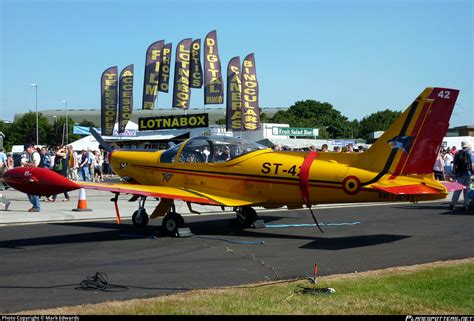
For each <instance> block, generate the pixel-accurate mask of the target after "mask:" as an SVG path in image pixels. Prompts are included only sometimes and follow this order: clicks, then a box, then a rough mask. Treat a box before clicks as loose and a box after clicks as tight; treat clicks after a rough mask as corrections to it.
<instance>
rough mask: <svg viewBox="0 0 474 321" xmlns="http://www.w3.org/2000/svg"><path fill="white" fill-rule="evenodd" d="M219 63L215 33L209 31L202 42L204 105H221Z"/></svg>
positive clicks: (221, 93)
mask: <svg viewBox="0 0 474 321" xmlns="http://www.w3.org/2000/svg"><path fill="white" fill-rule="evenodd" d="M223 103H224V88H223V84H222V73H221V61H220V59H219V51H218V49H217V33H216V31H215V30H214V31H211V32H209V33H208V34H207V36H206V39H205V42H204V104H205V105H211V104H223Z"/></svg>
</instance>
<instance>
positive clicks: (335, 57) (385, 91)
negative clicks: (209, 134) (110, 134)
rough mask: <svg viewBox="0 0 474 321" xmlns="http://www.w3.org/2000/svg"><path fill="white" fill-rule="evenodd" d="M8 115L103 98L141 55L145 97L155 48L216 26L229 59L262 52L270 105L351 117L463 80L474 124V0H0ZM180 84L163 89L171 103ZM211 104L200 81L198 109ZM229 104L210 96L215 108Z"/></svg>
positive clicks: (264, 97)
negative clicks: (297, 105) (324, 108)
mask: <svg viewBox="0 0 474 321" xmlns="http://www.w3.org/2000/svg"><path fill="white" fill-rule="evenodd" d="M0 3H1V7H0V10H1V47H0V59H1V79H0V119H4V120H13V117H14V114H15V112H25V111H28V110H33V111H34V110H35V89H34V88H33V87H30V84H31V83H37V84H38V109H39V110H40V111H41V110H43V109H61V108H64V103H62V101H63V100H65V99H66V100H67V101H68V107H69V108H70V109H76V108H87V109H89V108H91V109H98V108H99V107H100V75H101V74H102V72H103V71H104V70H105V69H106V68H108V67H110V66H114V65H118V66H119V70H120V69H121V68H124V67H125V66H126V65H128V64H131V63H133V64H134V65H135V85H134V108H135V109H139V108H141V97H142V87H143V71H144V62H145V51H146V48H147V47H148V45H149V44H151V43H152V42H154V41H157V40H161V39H164V40H165V41H166V42H172V43H173V61H172V65H174V52H175V45H176V44H177V43H178V42H179V41H180V40H182V39H184V38H188V37H191V38H194V39H195V38H201V39H204V37H205V36H206V34H207V33H208V32H209V31H211V30H217V37H218V41H219V43H218V46H219V54H220V58H221V63H222V67H223V70H224V72H223V75H224V76H225V68H226V66H227V63H228V61H229V60H230V59H231V58H232V57H234V56H240V57H241V59H243V58H244V57H245V56H246V55H247V54H248V53H251V52H255V57H256V64H257V76H258V80H259V86H260V97H259V98H260V107H288V106H290V105H292V104H293V103H294V102H295V101H298V100H304V99H315V100H319V101H322V102H329V103H331V104H332V105H333V106H334V107H335V108H336V109H338V110H339V111H341V112H342V113H343V114H344V115H345V116H347V117H348V118H349V119H351V120H352V119H359V120H360V119H361V118H362V117H364V116H367V115H369V114H371V113H373V112H377V111H380V110H383V109H386V108H390V109H393V110H404V109H405V108H406V107H407V106H408V105H409V104H410V103H411V102H412V100H413V99H414V98H415V97H416V96H417V95H418V94H419V93H420V92H421V91H422V90H423V89H424V88H425V87H428V86H440V87H449V88H456V89H460V90H461V93H460V96H459V98H458V101H457V105H456V107H455V109H454V114H453V116H452V117H451V125H452V126H453V125H455V126H461V125H466V124H474V108H473V99H472V95H473V87H474V86H473V49H472V48H473V29H474V25H473V1H471V0H431V1H428V0H414V1H409V0H397V1H390V0H386V1H380V0H378V1H377V0H374V1H362V0H361V1H358V0H353V1H348V0H346V1H342V0H334V1H331V0H320V1H316V0H314V1H309V0H308V1H292V0H285V1H230V0H229V1H224V0H221V1H169V0H168V1H144V0H136V1H132V0H129V1H125V0H122V1H115V0H114V1H112V0H107V1H106V0H94V1H89V0H87V1H86V0H71V1H65V0H64V1H59V0H54V1H53V0H37V1H33V0H0ZM171 100H172V94H171V93H168V94H165V93H159V96H158V107H159V108H170V106H171ZM202 107H203V90H202V89H193V92H192V95H191V108H202ZM216 107H224V106H223V105H206V108H216Z"/></svg>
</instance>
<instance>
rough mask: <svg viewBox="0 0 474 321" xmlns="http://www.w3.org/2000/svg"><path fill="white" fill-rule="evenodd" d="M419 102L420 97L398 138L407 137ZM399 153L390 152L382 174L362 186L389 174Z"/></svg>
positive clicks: (415, 102) (411, 109)
mask: <svg viewBox="0 0 474 321" xmlns="http://www.w3.org/2000/svg"><path fill="white" fill-rule="evenodd" d="M419 102H420V97H418V98H417V99H416V100H415V101H414V102H413V103H412V104H411V106H410V110H409V111H408V115H407V118H406V119H405V122H404V123H403V126H402V128H401V129H400V133H399V134H398V136H405V135H406V131H407V129H408V126H409V125H410V123H411V120H412V119H413V116H414V115H415V112H416V108H417V107H418V104H419ZM397 152H398V149H395V148H393V149H392V151H391V152H390V155H389V156H388V158H387V161H386V162H385V166H384V167H383V169H382V171H381V172H380V173H378V174H377V176H375V177H374V178H372V179H371V180H370V181H368V182H363V183H361V185H362V186H366V185H369V184H372V183H375V182H377V181H378V180H379V179H380V178H382V176H384V175H385V174H387V173H388V171H389V170H390V167H391V166H392V164H393V160H394V159H395V156H396V155H397Z"/></svg>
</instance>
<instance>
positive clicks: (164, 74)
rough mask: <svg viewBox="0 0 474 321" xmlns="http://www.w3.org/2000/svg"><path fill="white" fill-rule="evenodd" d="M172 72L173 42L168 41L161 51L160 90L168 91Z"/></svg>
mask: <svg viewBox="0 0 474 321" xmlns="http://www.w3.org/2000/svg"><path fill="white" fill-rule="evenodd" d="M170 73H171V43H167V44H166V45H165V46H164V47H163V51H162V53H161V66H160V77H159V83H158V91H161V92H164V93H167V92H168V91H169V88H170V85H169V83H170Z"/></svg>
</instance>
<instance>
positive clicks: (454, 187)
mask: <svg viewBox="0 0 474 321" xmlns="http://www.w3.org/2000/svg"><path fill="white" fill-rule="evenodd" d="M440 183H441V184H443V186H444V187H446V189H447V190H448V192H454V191H460V190H462V189H465V188H466V186H464V185H463V184H459V183H457V182H440Z"/></svg>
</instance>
